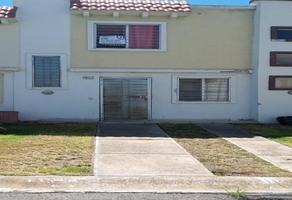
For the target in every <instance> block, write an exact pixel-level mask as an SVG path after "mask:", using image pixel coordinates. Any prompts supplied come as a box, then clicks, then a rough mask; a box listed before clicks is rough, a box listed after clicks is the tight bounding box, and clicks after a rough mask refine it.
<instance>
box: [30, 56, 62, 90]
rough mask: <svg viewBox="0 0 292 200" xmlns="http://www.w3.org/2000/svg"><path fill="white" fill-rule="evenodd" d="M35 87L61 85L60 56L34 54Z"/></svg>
mask: <svg viewBox="0 0 292 200" xmlns="http://www.w3.org/2000/svg"><path fill="white" fill-rule="evenodd" d="M33 87H61V57H60V56H33Z"/></svg>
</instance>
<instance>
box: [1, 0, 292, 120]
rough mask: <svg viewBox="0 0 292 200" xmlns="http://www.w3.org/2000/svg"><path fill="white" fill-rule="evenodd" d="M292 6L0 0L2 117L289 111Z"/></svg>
mask: <svg viewBox="0 0 292 200" xmlns="http://www.w3.org/2000/svg"><path fill="white" fill-rule="evenodd" d="M291 10H292V1H276V0H275V1H260V0H258V1H254V2H252V4H251V5H250V6H247V7H220V6H190V5H189V4H188V3H187V2H184V1H174V0H168V1H157V0H145V1H141V0H71V1H70V0H15V7H11V8H9V7H0V21H1V24H0V36H1V37H0V44H1V46H0V73H1V75H0V104H1V105H0V110H1V111H8V112H0V119H1V118H2V119H4V118H5V117H6V118H9V117H11V116H12V115H13V116H14V117H15V116H16V112H18V113H19V119H20V120H24V121H29V120H62V121H64V120H68V121H81V120H198V119H200V120H206V119H208V120H250V119H254V120H258V121H260V122H273V121H275V118H276V117H278V116H283V115H292V95H291V94H292V43H291V41H292V21H291V19H292V12H291ZM290 90H291V91H290ZM9 111H10V112H9ZM12 118H13V117H12Z"/></svg>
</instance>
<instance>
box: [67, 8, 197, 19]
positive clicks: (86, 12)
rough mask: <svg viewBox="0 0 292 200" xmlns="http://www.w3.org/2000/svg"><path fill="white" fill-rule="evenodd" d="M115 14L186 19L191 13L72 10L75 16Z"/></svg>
mask: <svg viewBox="0 0 292 200" xmlns="http://www.w3.org/2000/svg"><path fill="white" fill-rule="evenodd" d="M115 13H119V16H141V17H143V16H145V13H147V17H173V16H176V17H184V16H188V15H189V14H190V13H191V11H184V12H175V11H170V12H168V11H143V10H141V11H125V10H82V9H79V10H71V14H74V15H84V16H88V15H97V16H114V15H115Z"/></svg>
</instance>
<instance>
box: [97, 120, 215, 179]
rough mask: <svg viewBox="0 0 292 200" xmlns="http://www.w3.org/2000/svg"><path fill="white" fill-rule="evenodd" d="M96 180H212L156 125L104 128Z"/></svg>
mask: <svg viewBox="0 0 292 200" xmlns="http://www.w3.org/2000/svg"><path fill="white" fill-rule="evenodd" d="M95 175H96V176H136V177H137V176H187V175H190V176H195V175H196V176H201V177H202V176H213V174H212V173H211V172H210V171H208V170H207V169H206V168H205V166H203V165H202V164H201V163H200V162H199V161H198V160H196V159H195V158H194V157H193V156H191V155H190V154H189V153H187V152H186V151H185V149H183V148H182V147H181V146H179V145H178V144H177V143H176V142H175V141H174V140H173V139H171V138H170V137H168V135H166V133H165V132H164V131H163V130H161V129H160V128H159V127H158V126H157V125H156V124H112V123H111V124H101V126H100V131H99V135H98V137H97V140H96V155H95Z"/></svg>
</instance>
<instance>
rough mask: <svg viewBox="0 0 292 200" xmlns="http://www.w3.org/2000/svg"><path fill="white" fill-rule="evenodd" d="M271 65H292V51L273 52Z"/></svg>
mask: <svg viewBox="0 0 292 200" xmlns="http://www.w3.org/2000/svg"><path fill="white" fill-rule="evenodd" d="M270 56H271V60H270V63H271V66H283V67H285V66H286V67H289V66H291V67H292V52H271V55H270Z"/></svg>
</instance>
